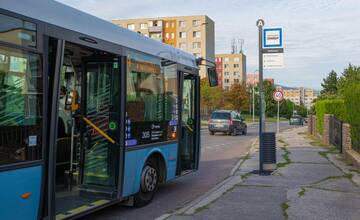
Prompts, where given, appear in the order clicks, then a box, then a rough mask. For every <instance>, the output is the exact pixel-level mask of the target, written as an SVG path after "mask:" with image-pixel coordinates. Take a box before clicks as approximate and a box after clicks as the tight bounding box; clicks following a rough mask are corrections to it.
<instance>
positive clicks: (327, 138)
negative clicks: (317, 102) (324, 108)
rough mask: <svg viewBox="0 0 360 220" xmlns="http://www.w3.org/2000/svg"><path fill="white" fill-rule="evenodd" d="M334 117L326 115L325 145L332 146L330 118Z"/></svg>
mask: <svg viewBox="0 0 360 220" xmlns="http://www.w3.org/2000/svg"><path fill="white" fill-rule="evenodd" d="M331 117H332V115H329V114H325V115H324V130H323V136H322V137H323V143H324V144H326V145H330V118H331Z"/></svg>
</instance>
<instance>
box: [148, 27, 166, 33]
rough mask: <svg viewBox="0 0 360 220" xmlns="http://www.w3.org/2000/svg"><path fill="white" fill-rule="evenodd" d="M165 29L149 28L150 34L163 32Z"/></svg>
mask: <svg viewBox="0 0 360 220" xmlns="http://www.w3.org/2000/svg"><path fill="white" fill-rule="evenodd" d="M162 31H163V28H162V26H152V27H149V32H162Z"/></svg>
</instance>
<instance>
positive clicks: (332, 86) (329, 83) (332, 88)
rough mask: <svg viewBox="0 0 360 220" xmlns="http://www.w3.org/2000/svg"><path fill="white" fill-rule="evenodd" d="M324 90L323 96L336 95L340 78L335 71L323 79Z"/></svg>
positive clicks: (322, 91)
mask: <svg viewBox="0 0 360 220" xmlns="http://www.w3.org/2000/svg"><path fill="white" fill-rule="evenodd" d="M321 86H322V87H323V89H322V90H321V91H320V93H321V95H323V96H329V95H330V96H331V95H335V94H336V93H337V90H338V87H337V86H338V76H337V73H336V72H335V71H334V70H331V72H330V73H329V74H328V76H327V77H326V78H324V79H323V83H321Z"/></svg>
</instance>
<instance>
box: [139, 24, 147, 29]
mask: <svg viewBox="0 0 360 220" xmlns="http://www.w3.org/2000/svg"><path fill="white" fill-rule="evenodd" d="M147 28H148V24H146V23H141V24H140V29H142V30H144V29H147Z"/></svg>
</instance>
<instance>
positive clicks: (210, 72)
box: [207, 67, 218, 87]
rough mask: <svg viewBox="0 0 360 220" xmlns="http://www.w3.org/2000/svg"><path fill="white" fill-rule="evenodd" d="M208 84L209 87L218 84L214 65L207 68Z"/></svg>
mask: <svg viewBox="0 0 360 220" xmlns="http://www.w3.org/2000/svg"><path fill="white" fill-rule="evenodd" d="M207 74H208V79H209V85H210V87H215V86H217V85H218V79H217V73H216V69H215V67H212V68H208V70H207Z"/></svg>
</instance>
